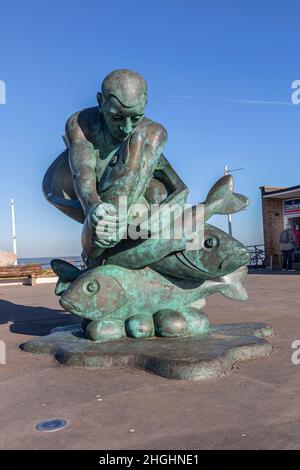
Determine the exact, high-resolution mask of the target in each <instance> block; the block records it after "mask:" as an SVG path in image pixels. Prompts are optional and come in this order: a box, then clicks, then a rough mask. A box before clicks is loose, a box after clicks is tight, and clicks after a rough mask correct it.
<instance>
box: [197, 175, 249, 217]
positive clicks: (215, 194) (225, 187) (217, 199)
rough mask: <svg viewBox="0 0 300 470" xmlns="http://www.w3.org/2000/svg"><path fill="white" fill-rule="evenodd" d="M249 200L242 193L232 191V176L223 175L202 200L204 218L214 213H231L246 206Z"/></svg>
mask: <svg viewBox="0 0 300 470" xmlns="http://www.w3.org/2000/svg"><path fill="white" fill-rule="evenodd" d="M248 204H249V200H248V198H247V197H246V196H243V195H242V194H238V193H234V192H233V177H232V176H231V175H225V176H223V177H222V178H220V179H219V180H218V181H217V182H216V183H215V184H214V185H213V187H212V188H211V189H210V191H209V193H208V195H207V198H206V201H205V202H204V211H205V215H204V217H205V220H208V219H209V218H210V217H212V216H213V215H214V214H220V215H225V214H233V213H234V212H239V211H240V210H242V209H244V208H245V207H247V206H248Z"/></svg>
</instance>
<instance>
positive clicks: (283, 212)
mask: <svg viewBox="0 0 300 470" xmlns="http://www.w3.org/2000/svg"><path fill="white" fill-rule="evenodd" d="M260 190H261V199H262V216H263V230H264V244H265V252H266V264H267V266H270V264H272V265H273V266H275V267H276V266H280V263H281V259H280V249H279V237H280V233H281V232H282V230H283V229H284V228H285V226H286V224H287V223H288V222H289V223H290V225H291V228H292V229H293V230H294V231H295V234H297V233H298V231H299V234H300V185H299V186H292V187H290V188H274V187H271V186H262V187H261V188H260ZM297 238H299V235H298V236H297Z"/></svg>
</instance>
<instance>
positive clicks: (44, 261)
mask: <svg viewBox="0 0 300 470" xmlns="http://www.w3.org/2000/svg"><path fill="white" fill-rule="evenodd" d="M54 258H56V259H57V258H58V259H63V260H64V261H67V262H68V263H72V264H75V266H78V267H80V265H81V264H83V262H82V259H81V256H51V258H18V265H19V266H21V265H26V264H41V265H42V266H43V268H44V269H47V268H50V261H51V260H52V259H54Z"/></svg>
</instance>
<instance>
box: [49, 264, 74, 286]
mask: <svg viewBox="0 0 300 470" xmlns="http://www.w3.org/2000/svg"><path fill="white" fill-rule="evenodd" d="M50 264H51V268H52V269H53V271H54V272H55V274H56V275H57V276H58V277H59V281H62V282H72V281H74V280H75V279H76V278H77V277H78V276H79V275H80V274H81V272H82V271H81V270H80V269H78V268H76V266H74V265H73V264H71V263H68V262H67V261H64V260H62V259H53V260H52V261H51V263H50Z"/></svg>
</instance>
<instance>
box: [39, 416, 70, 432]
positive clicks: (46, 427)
mask: <svg viewBox="0 0 300 470" xmlns="http://www.w3.org/2000/svg"><path fill="white" fill-rule="evenodd" d="M66 424H67V421H65V420H64V419H49V420H48V421H41V422H40V423H38V424H37V425H36V429H37V430H38V431H44V432H51V431H58V430H59V429H61V428H63V427H64V426H65V425H66Z"/></svg>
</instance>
